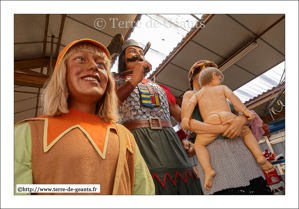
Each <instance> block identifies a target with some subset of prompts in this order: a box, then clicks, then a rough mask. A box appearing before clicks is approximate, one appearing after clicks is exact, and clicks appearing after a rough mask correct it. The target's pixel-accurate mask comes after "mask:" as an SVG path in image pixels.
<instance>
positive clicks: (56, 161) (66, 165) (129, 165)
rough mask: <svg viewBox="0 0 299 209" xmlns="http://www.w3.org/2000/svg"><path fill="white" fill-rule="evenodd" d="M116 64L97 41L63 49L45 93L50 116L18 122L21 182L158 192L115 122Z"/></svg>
mask: <svg viewBox="0 0 299 209" xmlns="http://www.w3.org/2000/svg"><path fill="white" fill-rule="evenodd" d="M110 66H111V64H110V53H109V52H108V50H107V48H106V47H105V46H104V45H102V44H101V43H99V42H97V41H94V40H91V39H81V40H77V41H73V42H71V43H70V44H68V45H67V46H66V47H65V48H64V49H63V50H62V51H61V52H60V54H59V56H58V59H57V63H56V66H55V69H54V73H53V76H52V78H51V79H49V82H48V84H47V85H46V87H45V90H44V92H43V107H44V112H45V115H43V116H40V117H37V118H31V119H27V120H24V121H21V122H19V123H18V124H16V125H15V145H14V148H15V152H14V154H15V156H14V160H15V164H14V171H15V174H14V181H15V185H16V184H98V185H100V193H94V194H104V195H109V194H118V195H120V194H154V183H153V181H152V179H151V175H150V173H149V170H148V168H147V166H146V164H145V162H144V160H143V158H142V156H141V154H140V152H139V149H138V146H137V145H136V143H135V140H134V137H133V135H132V134H131V133H130V132H129V131H128V130H127V129H126V128H124V127H123V126H122V125H118V124H116V123H115V122H116V121H117V120H118V115H117V97H116V94H115V90H114V87H115V82H114V80H113V77H112V75H111V73H110ZM74 189H75V188H74ZM15 192H17V191H15ZM95 192H96V191H95ZM17 194H23V193H17ZM27 194H30V193H27ZM38 194H48V193H38ZM53 194H66V193H53ZM71 194H74V193H71ZM76 194H82V193H76ZM84 194H92V193H84Z"/></svg>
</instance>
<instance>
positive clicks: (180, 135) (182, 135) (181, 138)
mask: <svg viewBox="0 0 299 209" xmlns="http://www.w3.org/2000/svg"><path fill="white" fill-rule="evenodd" d="M176 134H177V135H178V137H179V138H180V140H181V141H182V140H183V139H186V138H187V136H188V135H187V134H186V133H185V132H184V131H183V129H180V130H178V131H177V132H176Z"/></svg>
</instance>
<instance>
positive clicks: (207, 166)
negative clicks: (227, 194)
mask: <svg viewBox="0 0 299 209" xmlns="http://www.w3.org/2000/svg"><path fill="white" fill-rule="evenodd" d="M204 123H207V124H211V125H217V124H221V120H220V117H219V115H218V114H211V115H209V117H208V118H207V119H206V120H205V121H204ZM218 135H219V134H197V136H196V140H195V144H194V148H195V152H196V155H197V158H198V161H199V162H200V164H201V167H202V169H203V171H204V172H205V183H204V187H205V188H206V190H210V189H211V188H212V185H213V178H214V176H215V175H216V171H214V170H213V168H212V166H211V163H210V154H209V151H208V149H207V148H206V146H207V145H208V144H210V143H211V142H212V141H214V140H215V139H216V137H217V136H218Z"/></svg>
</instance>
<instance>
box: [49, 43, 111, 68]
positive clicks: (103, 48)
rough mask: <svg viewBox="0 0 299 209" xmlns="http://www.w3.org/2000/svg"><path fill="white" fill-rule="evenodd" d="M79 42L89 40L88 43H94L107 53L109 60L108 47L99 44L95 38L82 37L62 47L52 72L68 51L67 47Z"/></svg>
mask: <svg viewBox="0 0 299 209" xmlns="http://www.w3.org/2000/svg"><path fill="white" fill-rule="evenodd" d="M81 42H89V43H92V44H93V45H95V46H97V47H100V49H102V50H103V52H104V53H105V54H106V55H107V57H108V59H109V60H111V57H110V53H109V51H108V49H107V48H106V47H105V46H104V45H103V44H101V43H100V42H97V41H95V40H92V39H88V38H84V39H80V40H76V41H73V42H71V43H69V44H68V45H67V46H66V47H64V49H63V50H62V51H61V52H60V53H59V55H58V58H57V61H56V65H55V68H54V72H55V70H56V68H57V67H58V65H59V64H60V62H61V60H62V58H63V57H64V55H65V54H66V53H67V52H68V51H69V49H70V48H71V47H72V46H74V45H75V44H78V43H81Z"/></svg>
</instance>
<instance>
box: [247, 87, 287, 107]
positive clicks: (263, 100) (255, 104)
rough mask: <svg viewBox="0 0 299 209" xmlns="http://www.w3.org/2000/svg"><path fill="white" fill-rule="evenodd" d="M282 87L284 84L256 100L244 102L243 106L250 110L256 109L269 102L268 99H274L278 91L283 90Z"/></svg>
mask: <svg viewBox="0 0 299 209" xmlns="http://www.w3.org/2000/svg"><path fill="white" fill-rule="evenodd" d="M284 86H285V84H282V85H280V86H279V87H278V88H275V89H272V90H270V91H268V92H266V93H264V94H262V95H260V96H258V97H256V98H254V99H252V100H250V101H248V102H246V103H245V104H244V105H245V106H246V107H247V108H248V109H250V110H252V109H254V108H257V107H259V106H261V105H263V104H265V103H267V102H268V101H269V99H271V98H272V99H274V98H275V97H276V96H277V95H278V94H279V93H280V90H281V89H283V88H284ZM283 94H284V93H283Z"/></svg>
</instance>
